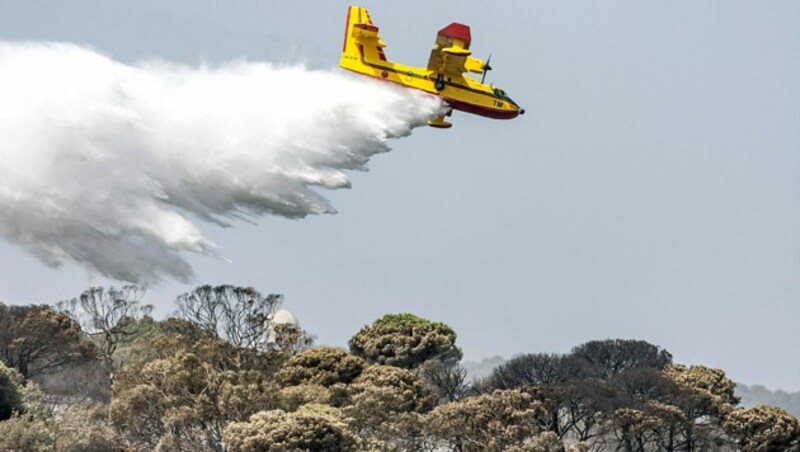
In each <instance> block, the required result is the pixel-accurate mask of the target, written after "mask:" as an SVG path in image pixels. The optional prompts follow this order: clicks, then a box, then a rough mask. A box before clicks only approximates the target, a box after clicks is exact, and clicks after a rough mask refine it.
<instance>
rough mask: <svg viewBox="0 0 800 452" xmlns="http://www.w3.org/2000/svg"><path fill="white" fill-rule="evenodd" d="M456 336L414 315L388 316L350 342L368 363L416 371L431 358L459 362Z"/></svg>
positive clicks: (438, 323) (459, 356) (447, 327)
mask: <svg viewBox="0 0 800 452" xmlns="http://www.w3.org/2000/svg"><path fill="white" fill-rule="evenodd" d="M455 343H456V333H455V331H453V329H452V328H450V327H449V326H447V325H445V324H444V323H441V322H431V321H430V320H426V319H423V318H421V317H417V316H415V315H413V314H387V315H385V316H383V317H381V318H380V319H378V320H376V321H375V322H373V323H372V324H371V325H367V326H365V327H363V328H362V329H361V330H360V331H359V332H358V333H356V335H355V336H353V337H352V338H351V339H350V351H351V353H353V354H354V355H356V356H359V357H361V358H364V359H365V360H366V361H367V362H370V363H377V364H386V365H390V366H396V367H402V368H405V369H414V368H417V367H419V366H420V365H421V364H422V363H424V362H425V361H428V360H430V359H439V360H441V361H445V362H457V361H459V360H460V359H461V356H462V353H461V349H459V348H458V347H457V346H456V345H455Z"/></svg>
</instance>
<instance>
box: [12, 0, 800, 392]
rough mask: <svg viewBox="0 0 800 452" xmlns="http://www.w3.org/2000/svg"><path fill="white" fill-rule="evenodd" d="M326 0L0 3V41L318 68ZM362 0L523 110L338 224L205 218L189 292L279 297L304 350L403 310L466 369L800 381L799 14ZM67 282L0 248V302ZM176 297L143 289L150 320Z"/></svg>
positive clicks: (401, 55) (64, 290)
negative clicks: (440, 327)
mask: <svg viewBox="0 0 800 452" xmlns="http://www.w3.org/2000/svg"><path fill="white" fill-rule="evenodd" d="M347 4H348V3H347V2H339V1H317V2H268V1H227V2H222V1H209V0H202V1H199V0H191V1H190V0H185V1H171V2H161V1H153V0H140V1H136V2H108V1H102V0H95V1H88V0H72V1H70V2H49V1H39V0H26V1H25V2H19V1H10V0H0V39H4V40H51V41H52V40H55V41H68V42H74V43H79V44H86V45H89V46H91V47H93V48H95V49H98V50H100V51H102V52H104V53H106V54H108V55H110V56H112V57H113V58H115V59H118V60H120V61H123V62H126V63H135V62H137V61H140V60H142V59H150V58H160V59H167V60H172V61H180V62H184V63H191V64H194V63H200V62H203V61H208V62H222V61H226V60H230V59H235V58H239V57H248V58H251V59H257V60H269V61H273V62H304V63H305V64H307V65H308V66H310V67H315V68H327V67H330V68H334V67H335V66H336V64H337V62H338V58H339V52H340V51H341V39H342V32H343V25H344V20H345V17H344V16H345V13H346V7H347ZM365 6H367V7H368V8H370V13H371V15H372V18H373V20H374V21H375V23H376V25H378V26H379V27H380V28H381V35H382V37H383V39H384V41H386V43H387V44H388V48H387V49H386V52H387V56H388V57H389V58H390V59H393V60H397V61H400V62H403V63H407V64H412V65H420V66H421V65H424V64H425V62H426V61H427V56H428V52H429V48H430V46H431V44H432V43H433V40H434V38H435V34H436V31H437V30H438V29H440V28H441V27H443V26H445V25H447V24H449V23H450V22H452V21H459V22H463V23H467V24H470V25H471V27H472V36H473V43H472V50H473V51H474V52H475V54H476V56H479V57H480V56H485V55H487V54H489V53H490V52H492V53H493V55H494V56H493V57H492V66H494V68H495V70H494V71H493V72H492V73H490V74H489V77H488V80H489V81H491V82H493V83H495V84H497V85H499V86H502V87H503V88H504V89H505V90H506V91H507V92H508V94H509V95H510V96H511V97H512V98H513V99H514V100H515V101H517V103H519V104H521V105H523V106H524V107H525V108H526V110H527V114H526V115H525V116H524V117H521V118H519V119H516V120H513V121H493V120H489V119H485V118H479V117H472V116H469V115H466V114H461V113H456V114H455V115H454V116H453V123H454V127H453V128H452V129H450V130H448V131H441V130H434V129H417V130H416V131H415V132H414V134H413V135H412V136H411V137H408V138H405V139H402V140H398V141H395V142H393V143H392V147H393V152H391V153H389V154H386V155H380V156H378V157H376V158H375V159H374V160H373V161H372V163H371V165H370V166H371V171H370V172H368V173H363V174H362V173H359V174H354V175H352V179H353V189H352V190H345V191H338V192H330V193H327V194H326V195H327V196H328V197H329V198H330V199H332V200H333V203H334V205H335V206H336V207H337V208H338V210H339V214H337V215H328V216H322V217H315V218H307V219H305V220H301V221H290V220H285V219H281V218H275V217H265V218H263V219H262V220H261V221H260V224H258V225H250V224H241V225H238V226H237V227H236V228H233V229H227V230H223V229H219V228H217V227H214V226H204V228H203V231H204V232H205V233H206V234H207V235H208V236H209V237H210V238H211V239H213V240H215V241H216V242H217V243H218V244H220V245H221V246H222V247H223V248H224V254H225V256H226V257H228V258H230V259H231V260H232V261H233V263H227V262H224V261H220V260H214V259H209V258H200V257H195V256H190V257H189V259H190V261H191V262H192V263H193V265H194V266H195V270H196V272H197V279H198V283H211V284H219V283H232V284H238V285H252V286H254V287H256V288H257V289H259V290H260V291H262V292H265V293H268V292H279V293H283V294H285V296H286V305H285V307H286V308H288V309H290V310H291V311H293V312H294V313H295V314H296V315H297V316H298V317H299V319H300V321H301V323H302V325H303V327H305V328H306V329H307V330H309V331H311V332H312V333H314V334H316V335H318V340H319V342H320V343H330V344H335V345H342V346H344V345H345V344H346V341H347V339H348V338H349V337H350V336H351V335H352V334H353V333H355V332H356V331H357V330H358V329H359V328H360V327H361V326H362V325H363V324H365V323H369V322H371V321H372V320H374V319H375V318H377V317H378V316H380V315H382V314H384V313H388V312H403V311H409V312H413V313H416V314H418V315H422V316H424V317H428V318H431V319H435V320H441V321H444V322H446V323H448V324H450V325H452V326H453V327H454V328H455V330H456V331H457V332H458V333H459V344H460V345H461V346H462V347H463V348H464V351H465V355H466V358H468V359H479V358H482V357H487V356H491V355H495V354H501V355H504V356H510V355H512V354H515V353H519V352H565V351H568V350H569V349H570V348H571V347H572V346H575V345H578V344H580V343H582V342H585V341H587V340H591V339H603V338H612V337H623V338H637V339H644V340H647V341H650V342H653V343H655V344H658V345H661V346H663V347H664V348H666V349H667V350H669V351H671V352H672V353H673V354H674V355H675V359H676V361H678V362H683V363H689V364H695V363H702V364H705V365H710V366H716V367H722V368H724V369H725V370H726V371H727V372H728V374H729V375H730V376H732V377H733V378H734V379H736V380H738V381H741V382H744V383H760V384H765V385H768V386H770V387H772V388H783V389H787V390H800V359H798V355H800V353H798V346H800V27H798V23H800V2H797V1H770V2H757V1H749V2H746V1H727V0H726V1H705V2H691V1H676V2H663V1H641V0H637V1H625V2H622V1H615V2H591V1H585V2H584V1H581V2H578V1H573V2H564V1H550V2H537V1H528V0H524V1H522V0H520V1H513V2H511V1H509V2H479V1H457V2H456V1H446V2H445V1H442V2H430V1H425V2H421V1H420V2H417V1H407V2H380V3H379V2H372V3H367V4H365ZM336 70H338V69H336ZM297 96H298V100H301V101H309V100H306V99H303V93H302V92H298V93H297ZM0 102H2V99H0ZM0 152H2V143H0ZM2 214H3V213H2V212H0V215H2ZM90 282H101V283H104V284H105V283H108V282H106V281H102V280H95V279H93V278H92V277H91V275H87V274H86V273H85V272H84V271H83V270H81V269H79V268H78V267H75V266H69V267H66V268H62V269H58V270H53V269H49V268H47V267H44V266H43V265H42V264H40V263H39V262H38V261H37V260H35V259H34V258H32V257H31V256H29V255H27V254H25V253H23V252H22V251H21V250H20V249H18V248H16V247H15V246H12V245H10V244H7V243H5V242H0V299H2V300H4V301H6V302H12V303H49V302H54V301H57V300H58V299H61V298H67V297H71V296H75V295H77V294H79V293H80V292H81V291H82V290H83V288H85V286H86V285H87V284H88V283H90ZM191 287H192V286H191V285H181V284H177V283H168V284H164V285H162V286H161V287H157V288H152V289H151V290H150V292H149V294H148V297H147V300H148V301H150V302H153V303H155V304H156V305H157V306H158V308H159V311H160V312H163V313H167V312H170V311H171V310H172V299H173V298H174V297H175V295H177V294H179V293H181V292H183V291H186V290H189V289H190V288H191Z"/></svg>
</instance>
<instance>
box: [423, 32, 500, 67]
mask: <svg viewBox="0 0 800 452" xmlns="http://www.w3.org/2000/svg"><path fill="white" fill-rule="evenodd" d="M471 41H472V37H471V35H470V31H469V26H468V25H464V24H459V23H456V22H453V23H452V24H450V25H448V26H446V27H444V28H442V29H441V30H439V33H438V34H437V35H436V43H435V46H434V48H433V50H431V56H430V58H428V70H429V71H431V72H435V73H437V74H441V75H444V76H448V77H459V76H461V74H463V73H464V72H474V73H476V74H481V73H483V71H484V69H485V67H486V63H484V62H483V61H481V60H479V59H477V58H474V57H472V56H471V55H472V52H471V51H470V50H469V45H470V42H471Z"/></svg>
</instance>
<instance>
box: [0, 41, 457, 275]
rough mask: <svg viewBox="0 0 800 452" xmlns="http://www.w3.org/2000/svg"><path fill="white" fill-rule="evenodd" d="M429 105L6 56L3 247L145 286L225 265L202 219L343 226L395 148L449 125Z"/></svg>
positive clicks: (262, 78) (107, 63) (78, 52)
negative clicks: (377, 163) (334, 192)
mask: <svg viewBox="0 0 800 452" xmlns="http://www.w3.org/2000/svg"><path fill="white" fill-rule="evenodd" d="M441 108H442V105H441V103H440V102H439V101H438V100H437V99H436V98H433V97H430V96H427V95H425V94H422V93H417V92H414V91H410V90H405V89H402V88H398V87H394V86H390V85H388V84H384V83H380V82H372V81H370V80H366V79H356V78H353V77H349V76H346V75H344V74H341V73H339V72H338V71H337V72H331V71H311V70H307V69H304V68H301V67H287V68H276V67H273V66H270V65H268V64H264V63H253V62H245V61H238V62H232V63H229V64H226V65H224V66H220V67H213V68H210V67H200V68H193V67H185V66H180V65H174V64H169V63H165V62H151V63H146V64H141V65H137V66H135V67H134V66H127V65H124V64H121V63H118V62H115V61H113V60H111V59H109V58H107V57H105V56H103V55H101V54H98V53H96V52H94V51H91V50H89V49H86V48H81V47H77V46H74V45H68V44H50V43H47V44H44V43H9V42H0V236H2V237H3V238H5V239H6V240H8V241H10V242H11V243H14V244H16V245H18V246H21V247H23V248H24V249H26V250H28V251H30V252H32V253H33V254H35V255H36V256H38V257H39V258H40V259H41V260H42V261H43V262H45V263H46V264H48V265H52V266H58V265H61V264H63V263H65V262H70V261H71V262H76V263H78V264H80V265H82V266H84V267H86V268H88V269H89V270H90V271H93V272H98V273H100V274H103V275H105V276H108V277H111V278H114V279H118V280H123V281H130V282H136V283H154V282H157V281H159V280H161V279H163V278H165V277H166V278H175V279H178V280H181V281H187V280H190V279H191V277H192V269H191V267H190V265H189V264H188V263H187V261H186V260H185V258H184V257H183V256H182V253H183V252H187V251H188V252H193V253H200V254H206V255H211V256H218V255H219V252H218V250H217V247H216V245H214V244H213V243H211V242H209V241H208V240H207V239H206V238H204V237H203V235H202V234H201V233H200V232H199V230H198V229H197V228H196V227H195V225H194V224H193V223H192V222H191V220H190V219H189V218H188V217H187V215H189V214H193V215H194V216H195V217H197V218H200V219H202V220H205V221H211V222H214V223H217V224H219V225H222V226H228V225H230V224H231V221H232V220H237V219H255V218H257V217H259V216H261V215H263V214H275V215H281V216H284V217H289V218H302V217H305V216H306V215H309V214H320V213H334V212H335V210H334V209H333V207H332V206H331V205H330V204H329V202H328V201H327V200H326V199H325V198H324V197H322V196H321V195H320V194H319V193H318V192H317V191H316V190H315V189H316V188H319V187H321V188H326V189H336V188H343V187H348V186H349V181H348V179H347V176H346V175H345V174H344V173H343V171H344V170H365V169H366V163H367V161H368V160H369V158H370V157H371V156H373V155H374V154H376V153H379V152H384V151H387V150H388V147H387V145H386V140H387V139H390V138H396V137H401V136H405V135H408V134H409V133H410V131H411V129H412V128H413V127H416V126H419V125H423V124H425V122H426V121H427V120H428V119H429V118H431V117H432V116H434V115H436V114H438V113H439V112H440V111H441Z"/></svg>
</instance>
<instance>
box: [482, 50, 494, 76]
mask: <svg viewBox="0 0 800 452" xmlns="http://www.w3.org/2000/svg"><path fill="white" fill-rule="evenodd" d="M490 61H492V54H491V53H490V54H489V58H487V59H486V63H485V64H484V65H483V76H482V77H481V83H483V81H484V80H486V73H487V72H489V71H491V70H492V67H491V66H489V62H490Z"/></svg>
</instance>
